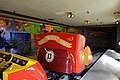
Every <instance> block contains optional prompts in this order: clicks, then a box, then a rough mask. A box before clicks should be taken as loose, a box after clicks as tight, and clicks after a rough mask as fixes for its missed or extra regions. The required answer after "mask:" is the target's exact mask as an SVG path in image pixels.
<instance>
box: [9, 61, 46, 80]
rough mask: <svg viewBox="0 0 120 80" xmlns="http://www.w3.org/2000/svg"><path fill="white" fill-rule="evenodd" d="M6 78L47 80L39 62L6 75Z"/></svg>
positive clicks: (14, 79) (10, 79) (13, 79)
mask: <svg viewBox="0 0 120 80" xmlns="http://www.w3.org/2000/svg"><path fill="white" fill-rule="evenodd" d="M8 80H48V79H47V77H46V74H45V72H44V70H43V68H42V67H41V65H40V64H39V63H36V64H35V65H33V66H31V67H29V68H26V69H24V70H21V71H18V72H14V73H11V74H9V75H8Z"/></svg>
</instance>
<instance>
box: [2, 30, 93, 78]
mask: <svg viewBox="0 0 120 80" xmlns="http://www.w3.org/2000/svg"><path fill="white" fill-rule="evenodd" d="M34 38H35V42H36V50H37V59H38V61H36V60H33V59H29V58H26V57H23V56H20V55H17V54H11V53H8V52H0V79H1V80H79V79H80V76H81V72H83V71H84V70H85V69H86V66H89V65H90V64H92V61H93V59H92V53H91V51H90V48H89V47H88V46H87V47H85V37H84V36H83V35H81V34H68V33H60V32H48V33H44V34H36V35H34ZM84 47H85V49H84Z"/></svg>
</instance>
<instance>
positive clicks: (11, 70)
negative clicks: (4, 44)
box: [0, 52, 48, 80]
mask: <svg viewBox="0 0 120 80" xmlns="http://www.w3.org/2000/svg"><path fill="white" fill-rule="evenodd" d="M0 80H48V79H47V76H46V73H45V72H44V70H43V68H42V66H41V65H40V64H39V62H38V61H35V60H33V59H29V58H27V57H23V56H20V55H18V54H12V53H9V52H0Z"/></svg>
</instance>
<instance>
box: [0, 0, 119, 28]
mask: <svg viewBox="0 0 120 80" xmlns="http://www.w3.org/2000/svg"><path fill="white" fill-rule="evenodd" d="M0 9H2V10H6V11H11V12H15V13H19V14H23V15H27V16H32V17H36V18H40V19H45V20H49V19H51V18H52V19H54V20H51V21H52V22H57V23H61V24H65V25H70V26H73V27H74V26H87V25H104V24H115V21H116V20H120V14H113V13H114V12H120V0H0ZM66 12H72V13H73V14H74V17H73V18H68V17H67V14H66ZM85 20H89V21H90V23H89V24H85V22H84V21H85Z"/></svg>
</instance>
